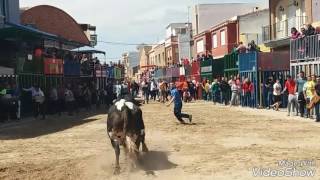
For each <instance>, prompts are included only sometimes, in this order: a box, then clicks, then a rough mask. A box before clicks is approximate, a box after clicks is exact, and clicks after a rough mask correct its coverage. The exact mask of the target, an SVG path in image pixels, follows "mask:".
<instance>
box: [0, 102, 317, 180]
mask: <svg viewBox="0 0 320 180" xmlns="http://www.w3.org/2000/svg"><path fill="white" fill-rule="evenodd" d="M142 108H143V112H144V120H145V124H146V135H147V136H146V138H147V144H148V147H149V149H150V152H149V153H147V154H144V155H142V156H141V159H140V161H139V163H138V166H137V168H135V169H133V168H131V166H129V163H127V162H128V160H127V159H126V158H125V157H124V155H123V153H122V154H121V165H120V166H121V174H120V175H113V168H114V159H115V157H114V151H113V149H112V147H111V145H110V142H109V140H108V139H107V135H106V125H105V120H106V114H104V113H101V114H100V115H93V114H86V115H85V114H83V115H78V116H75V117H67V116H64V117H63V118H59V117H58V116H52V117H49V118H48V119H47V120H38V121H27V122H24V123H21V124H18V125H11V126H9V127H0V144H1V148H0V179H22V180H28V179H30V180H37V179H48V180H55V179H61V180H67V179H76V180H81V179H85V180H94V179H98V180H106V179H116V180H120V179H124V180H136V179H137V180H144V179H164V180H171V179H172V180H180V179H181V180H184V179H186V180H191V179H192V180H194V179H205V180H206V179H208V180H209V179H210V180H213V179H226V180H233V179H243V180H248V179H268V178H262V177H258V178H256V177H253V171H252V168H254V167H261V168H273V169H276V168H277V167H278V161H280V160H289V161H302V160H313V161H314V162H316V163H315V166H313V167H312V168H313V169H314V170H315V171H316V174H315V176H314V177H310V178H297V177H286V178H272V179H320V124H319V123H314V122H313V120H308V119H300V118H297V117H287V116H286V114H285V113H284V112H277V113H276V112H273V111H267V110H252V109H245V108H229V107H223V106H220V105H216V106H214V105H213V104H211V103H207V102H197V103H190V104H186V105H184V108H183V111H186V112H189V113H192V114H193V119H194V124H192V125H180V124H178V123H177V122H176V121H175V118H174V116H173V113H172V112H171V110H172V107H170V108H168V107H165V106H164V105H162V104H158V103H152V104H149V105H146V106H143V107H142Z"/></svg>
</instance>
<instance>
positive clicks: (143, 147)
mask: <svg viewBox="0 0 320 180" xmlns="http://www.w3.org/2000/svg"><path fill="white" fill-rule="evenodd" d="M142 152H149V149H148V147H147V145H146V144H142Z"/></svg>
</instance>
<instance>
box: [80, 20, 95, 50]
mask: <svg viewBox="0 0 320 180" xmlns="http://www.w3.org/2000/svg"><path fill="white" fill-rule="evenodd" d="M80 26H81V28H82V30H83V32H84V34H85V35H86V36H87V38H88V39H89V41H90V46H92V47H94V46H96V45H97V43H98V42H97V41H98V36H97V33H96V30H97V28H96V26H93V25H91V24H80Z"/></svg>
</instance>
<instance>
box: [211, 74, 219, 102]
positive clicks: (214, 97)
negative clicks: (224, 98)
mask: <svg viewBox="0 0 320 180" xmlns="http://www.w3.org/2000/svg"><path fill="white" fill-rule="evenodd" d="M218 93H219V83H218V79H215V80H214V81H213V82H212V85H211V94H212V95H211V96H212V100H213V104H214V105H216V103H217V102H219V100H218V98H219V95H218Z"/></svg>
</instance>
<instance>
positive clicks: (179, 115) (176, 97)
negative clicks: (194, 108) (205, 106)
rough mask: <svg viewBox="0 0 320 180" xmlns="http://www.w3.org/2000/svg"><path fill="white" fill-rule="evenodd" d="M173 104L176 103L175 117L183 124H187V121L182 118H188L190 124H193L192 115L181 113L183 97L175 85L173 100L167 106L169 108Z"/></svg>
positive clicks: (172, 92) (173, 86) (172, 94)
mask: <svg viewBox="0 0 320 180" xmlns="http://www.w3.org/2000/svg"><path fill="white" fill-rule="evenodd" d="M172 102H174V115H175V116H176V118H177V119H178V121H179V122H180V123H181V124H185V121H184V120H183V119H182V118H188V119H189V123H191V122H192V115H189V114H183V113H181V109H182V100H181V95H180V93H179V91H178V90H177V88H176V85H175V84H173V85H172V90H171V100H170V102H169V104H167V106H168V107H169V106H170V105H171V104H172Z"/></svg>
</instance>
